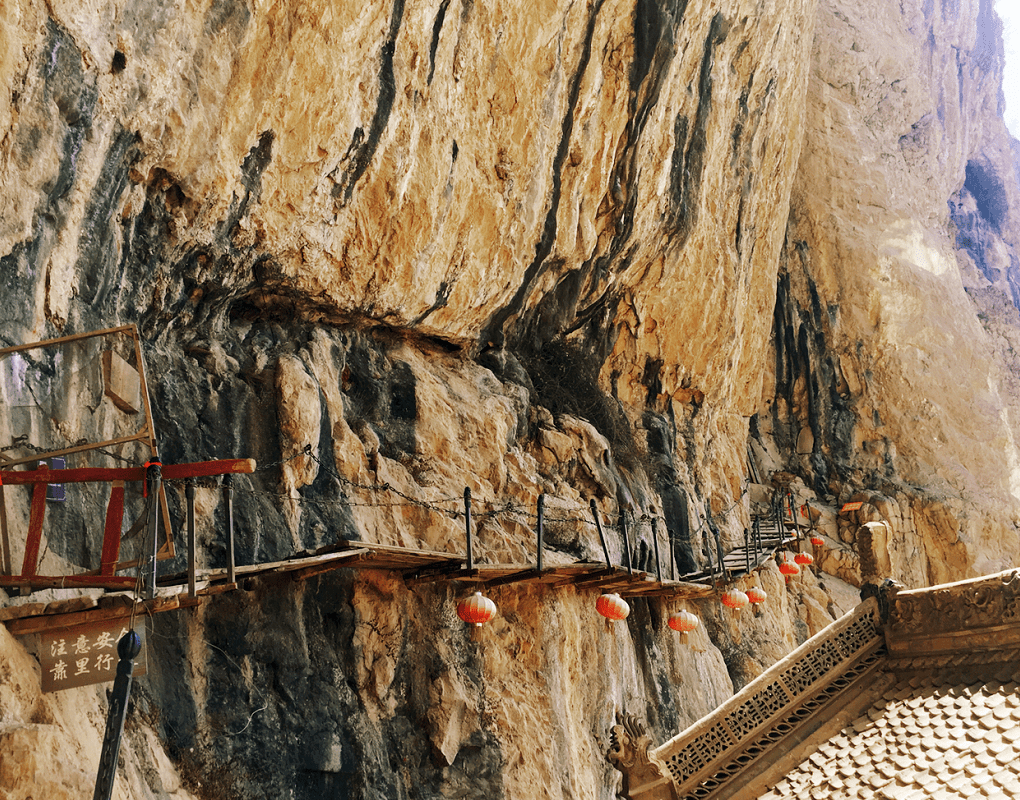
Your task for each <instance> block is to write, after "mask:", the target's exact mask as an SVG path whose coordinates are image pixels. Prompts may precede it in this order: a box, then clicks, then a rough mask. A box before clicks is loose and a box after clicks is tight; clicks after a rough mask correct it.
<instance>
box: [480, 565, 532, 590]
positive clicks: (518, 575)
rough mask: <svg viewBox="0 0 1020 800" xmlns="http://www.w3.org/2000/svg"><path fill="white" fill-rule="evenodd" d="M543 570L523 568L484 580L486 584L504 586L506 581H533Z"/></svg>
mask: <svg viewBox="0 0 1020 800" xmlns="http://www.w3.org/2000/svg"><path fill="white" fill-rule="evenodd" d="M543 574H544V571H541V570H538V569H535V568H532V569H523V570H520V571H518V572H512V573H510V574H509V575H504V576H503V577H502V578H493V579H491V580H488V581H486V585H487V586H505V585H507V584H508V583H527V582H529V581H533V580H535V579H536V578H541V577H542V576H543Z"/></svg>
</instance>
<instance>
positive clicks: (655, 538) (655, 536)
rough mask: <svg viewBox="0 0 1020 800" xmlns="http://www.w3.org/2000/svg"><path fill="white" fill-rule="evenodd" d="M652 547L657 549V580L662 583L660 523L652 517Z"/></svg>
mask: <svg viewBox="0 0 1020 800" xmlns="http://www.w3.org/2000/svg"><path fill="white" fill-rule="evenodd" d="M652 547H653V548H654V549H655V578H656V580H658V582H659V583H662V565H661V564H660V563H659V521H658V520H657V519H656V518H655V517H652Z"/></svg>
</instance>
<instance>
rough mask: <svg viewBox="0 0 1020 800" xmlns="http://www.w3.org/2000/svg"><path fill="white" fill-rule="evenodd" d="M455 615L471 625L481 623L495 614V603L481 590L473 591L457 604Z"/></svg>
mask: <svg viewBox="0 0 1020 800" xmlns="http://www.w3.org/2000/svg"><path fill="white" fill-rule="evenodd" d="M457 616H458V617H460V618H461V619H462V620H464V621H465V622H467V623H470V624H471V625H476V626H477V625H482V624H483V623H485V622H488V621H489V620H490V619H492V618H493V617H494V616H496V604H495V603H493V602H492V601H491V600H490V599H489V598H488V597H486V596H485V595H484V594H482V593H481V592H475V593H474V594H473V595H471V596H470V597H465V598H464V599H463V600H461V601H460V602H459V603H458V604H457Z"/></svg>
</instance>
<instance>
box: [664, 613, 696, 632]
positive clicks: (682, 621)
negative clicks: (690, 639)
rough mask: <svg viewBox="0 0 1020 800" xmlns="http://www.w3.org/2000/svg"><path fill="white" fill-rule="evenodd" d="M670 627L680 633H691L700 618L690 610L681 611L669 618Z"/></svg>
mask: <svg viewBox="0 0 1020 800" xmlns="http://www.w3.org/2000/svg"><path fill="white" fill-rule="evenodd" d="M668 625H669V627H671V628H672V629H673V630H675V631H679V632H680V633H690V632H691V631H693V630H694V629H695V628H697V627H698V618H697V617H696V616H694V614H692V613H691V612H690V611H681V612H680V613H679V614H673V615H672V616H671V617H670V618H669V623H668Z"/></svg>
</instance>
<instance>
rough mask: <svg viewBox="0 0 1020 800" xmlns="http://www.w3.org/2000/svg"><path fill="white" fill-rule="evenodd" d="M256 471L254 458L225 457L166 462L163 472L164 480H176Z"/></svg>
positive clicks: (245, 473) (246, 473)
mask: <svg viewBox="0 0 1020 800" xmlns="http://www.w3.org/2000/svg"><path fill="white" fill-rule="evenodd" d="M254 471H255V459H253V458H225V459H220V460H219V461H196V462H194V463H191V464H164V465H163V469H162V470H161V473H162V477H163V480H165V481H176V480H180V479H182V478H209V477H212V476H214V475H238V474H244V475H250V474H251V473H253V472H254Z"/></svg>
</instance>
